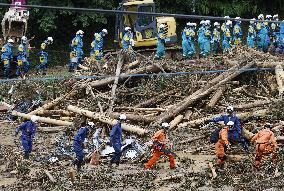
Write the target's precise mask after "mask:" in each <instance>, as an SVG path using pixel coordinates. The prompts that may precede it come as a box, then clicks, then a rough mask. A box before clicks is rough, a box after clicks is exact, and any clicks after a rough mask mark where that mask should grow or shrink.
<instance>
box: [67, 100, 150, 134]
mask: <svg viewBox="0 0 284 191" xmlns="http://www.w3.org/2000/svg"><path fill="white" fill-rule="evenodd" d="M67 109H68V110H69V111H72V112H74V113H78V114H80V115H85V116H86V117H89V118H93V119H95V120H98V121H100V122H102V123H106V124H109V125H115V124H116V120H113V119H111V118H109V117H106V116H103V115H100V114H97V113H94V112H91V111H88V110H84V109H81V108H78V107H75V106H72V105H69V106H68V107H67ZM121 127H122V129H123V130H125V131H129V132H133V133H137V134H139V135H144V134H146V133H147V132H148V131H147V130H145V129H143V128H141V127H139V126H136V125H130V124H126V123H122V124H121Z"/></svg>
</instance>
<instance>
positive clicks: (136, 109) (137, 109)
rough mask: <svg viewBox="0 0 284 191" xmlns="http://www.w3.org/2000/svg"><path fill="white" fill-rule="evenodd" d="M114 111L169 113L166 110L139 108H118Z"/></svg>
mask: <svg viewBox="0 0 284 191" xmlns="http://www.w3.org/2000/svg"><path fill="white" fill-rule="evenodd" d="M114 110H129V111H153V112H160V111H167V109H164V108H137V107H116V108H114Z"/></svg>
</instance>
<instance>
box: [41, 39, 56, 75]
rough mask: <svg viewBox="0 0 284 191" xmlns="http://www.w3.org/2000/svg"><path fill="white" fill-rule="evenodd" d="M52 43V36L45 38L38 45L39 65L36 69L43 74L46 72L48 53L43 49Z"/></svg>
mask: <svg viewBox="0 0 284 191" xmlns="http://www.w3.org/2000/svg"><path fill="white" fill-rule="evenodd" d="M52 43H53V38H52V37H48V38H47V40H45V41H44V42H43V43H41V45H40V48H41V50H40V52H39V53H38V56H39V65H38V66H37V71H38V72H39V71H41V72H42V74H43V75H45V74H46V70H47V67H48V53H47V52H46V51H45V49H46V47H47V45H51V44H52Z"/></svg>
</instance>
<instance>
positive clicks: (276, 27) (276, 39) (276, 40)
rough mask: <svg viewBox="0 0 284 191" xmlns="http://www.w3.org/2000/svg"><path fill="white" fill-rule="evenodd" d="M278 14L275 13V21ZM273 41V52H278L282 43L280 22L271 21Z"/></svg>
mask: <svg viewBox="0 0 284 191" xmlns="http://www.w3.org/2000/svg"><path fill="white" fill-rule="evenodd" d="M278 20H279V19H278V15H273V21H278ZM270 27H271V41H272V52H276V51H277V49H278V48H279V43H280V31H279V24H278V23H271V25H270Z"/></svg>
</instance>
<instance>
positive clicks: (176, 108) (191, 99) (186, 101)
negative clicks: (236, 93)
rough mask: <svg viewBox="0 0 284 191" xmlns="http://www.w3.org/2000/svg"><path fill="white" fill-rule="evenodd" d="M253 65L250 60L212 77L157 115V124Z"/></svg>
mask: <svg viewBox="0 0 284 191" xmlns="http://www.w3.org/2000/svg"><path fill="white" fill-rule="evenodd" d="M253 65H254V63H253V62H251V63H249V64H247V65H245V66H244V67H242V68H241V69H240V70H237V71H235V72H232V73H231V74H230V72H229V73H228V74H221V75H219V76H218V77H216V78H214V79H213V80H211V83H210V82H209V83H208V85H207V86H205V87H203V88H201V89H200V90H197V91H196V92H194V93H193V94H192V95H190V96H188V97H186V98H185V99H184V100H183V101H181V102H179V103H177V104H176V105H175V106H174V107H172V108H173V109H172V110H170V111H167V112H164V113H162V114H161V115H160V116H158V117H157V123H158V124H159V123H161V122H163V121H167V120H169V119H170V118H172V117H174V116H176V115H178V114H179V113H180V112H182V111H183V110H185V109H186V108H187V107H189V106H190V105H191V104H193V103H194V102H195V101H197V100H199V99H201V98H203V97H205V96H206V95H208V94H209V93H211V92H212V91H214V90H215V89H217V88H219V87H220V86H222V85H223V84H225V83H226V82H228V81H230V80H232V79H234V78H235V77H236V76H238V75H239V74H241V73H242V72H244V71H243V70H245V69H248V68H250V67H251V66H253ZM235 69H236V68H232V69H230V70H235ZM212 82H214V83H212Z"/></svg>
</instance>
